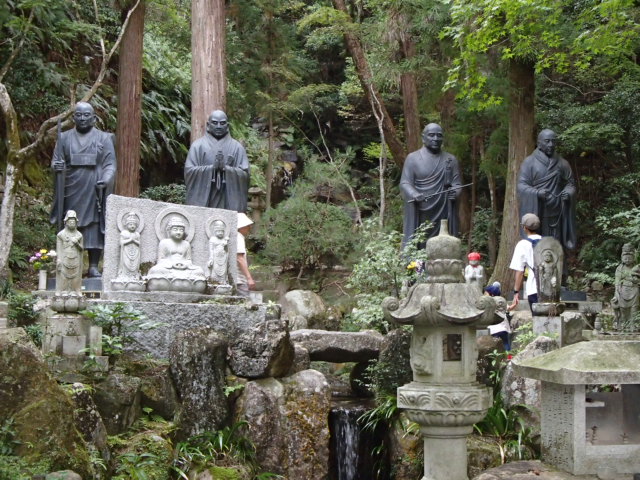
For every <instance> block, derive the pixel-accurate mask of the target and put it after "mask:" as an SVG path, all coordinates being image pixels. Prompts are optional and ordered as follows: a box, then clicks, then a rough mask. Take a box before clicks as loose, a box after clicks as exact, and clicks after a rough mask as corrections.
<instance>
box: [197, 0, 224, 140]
mask: <svg viewBox="0 0 640 480" xmlns="http://www.w3.org/2000/svg"><path fill="white" fill-rule="evenodd" d="M225 58H226V55H225V9H224V0H191V71H192V78H191V141H192V142H193V141H194V140H195V139H197V138H199V137H201V136H202V135H203V134H204V132H205V125H206V123H207V118H208V117H209V114H211V112H212V111H213V110H225V109H226V107H227V68H226V61H225Z"/></svg>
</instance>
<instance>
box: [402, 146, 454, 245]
mask: <svg viewBox="0 0 640 480" xmlns="http://www.w3.org/2000/svg"><path fill="white" fill-rule="evenodd" d="M460 185H461V184H460V168H459V166H458V160H457V159H456V157H454V156H453V155H451V154H450V153H447V152H444V151H441V152H440V153H438V154H434V153H431V152H430V151H429V150H428V149H427V148H426V147H422V148H421V149H420V150H417V151H415V152H412V153H410V154H409V155H408V156H407V159H406V160H405V162H404V167H403V169H402V177H401V179H400V193H401V195H402V199H403V200H404V225H403V227H404V228H403V237H402V246H403V247H404V245H406V244H407V242H409V240H410V239H411V236H412V235H413V234H414V233H415V231H416V229H417V228H418V227H419V226H420V225H421V224H422V223H424V222H425V220H429V221H431V222H432V223H433V229H432V230H431V231H430V232H429V236H434V235H436V234H437V233H438V232H439V231H440V220H442V219H445V218H446V219H448V220H449V233H450V234H451V235H455V236H457V235H458V212H457V197H458V196H459V195H460V188H458V189H456V190H455V194H456V198H455V199H450V198H449V197H448V194H447V193H443V194H438V192H442V191H444V190H447V189H450V188H455V187H460ZM420 193H421V194H423V195H427V196H428V195H433V194H436V195H433V196H432V197H430V198H427V199H426V200H424V201H421V202H416V201H414V198H415V197H416V195H418V194H420Z"/></svg>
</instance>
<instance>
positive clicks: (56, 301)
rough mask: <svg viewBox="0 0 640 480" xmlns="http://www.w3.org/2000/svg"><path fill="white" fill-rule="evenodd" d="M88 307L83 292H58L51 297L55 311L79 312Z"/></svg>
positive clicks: (52, 307)
mask: <svg viewBox="0 0 640 480" xmlns="http://www.w3.org/2000/svg"><path fill="white" fill-rule="evenodd" d="M85 308H87V299H86V298H85V297H84V295H82V294H81V293H75V292H74V293H68V292H63V293H57V292H56V294H55V295H54V296H53V298H52V299H51V309H52V310H53V311H54V312H78V311H80V310H84V309H85Z"/></svg>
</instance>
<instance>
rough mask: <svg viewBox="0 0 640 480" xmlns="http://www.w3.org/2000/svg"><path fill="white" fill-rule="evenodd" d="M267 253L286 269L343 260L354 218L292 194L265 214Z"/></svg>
mask: <svg viewBox="0 0 640 480" xmlns="http://www.w3.org/2000/svg"><path fill="white" fill-rule="evenodd" d="M265 224H268V229H267V233H266V246H265V250H264V255H265V256H266V257H267V258H269V259H270V260H271V261H272V262H274V263H275V264H277V265H281V266H282V267H283V268H287V269H299V270H303V269H304V268H319V267H322V266H324V265H333V264H335V263H339V262H341V261H344V259H345V257H346V255H347V254H348V253H349V251H350V249H351V246H352V238H351V234H350V233H351V229H352V225H351V219H350V218H349V217H348V216H347V214H346V213H344V211H343V210H342V209H341V208H339V207H336V206H335V205H330V204H328V203H319V202H314V201H312V200H310V199H308V198H305V197H302V196H293V197H291V198H289V199H287V200H285V201H284V202H282V203H281V204H279V205H278V206H277V207H276V208H274V209H271V210H269V211H268V212H267V214H266V215H265Z"/></svg>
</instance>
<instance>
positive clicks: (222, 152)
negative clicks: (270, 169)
mask: <svg viewBox="0 0 640 480" xmlns="http://www.w3.org/2000/svg"><path fill="white" fill-rule="evenodd" d="M184 180H185V184H186V187H187V198H186V203H187V205H198V206H201V207H211V208H224V209H226V210H235V211H236V212H246V211H247V199H248V190H249V159H248V158H247V152H246V151H245V149H244V147H243V146H242V145H241V144H240V142H238V141H237V140H234V139H233V138H231V135H229V123H228V121H227V115H226V114H225V113H224V112H223V111H221V110H215V111H214V112H212V113H211V115H210V116H209V119H208V120H207V131H206V133H205V135H204V136H203V137H200V138H199V139H197V140H196V141H195V142H193V144H192V145H191V148H190V149H189V154H188V155H187V161H186V163H185V166H184Z"/></svg>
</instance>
